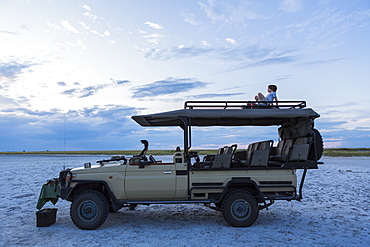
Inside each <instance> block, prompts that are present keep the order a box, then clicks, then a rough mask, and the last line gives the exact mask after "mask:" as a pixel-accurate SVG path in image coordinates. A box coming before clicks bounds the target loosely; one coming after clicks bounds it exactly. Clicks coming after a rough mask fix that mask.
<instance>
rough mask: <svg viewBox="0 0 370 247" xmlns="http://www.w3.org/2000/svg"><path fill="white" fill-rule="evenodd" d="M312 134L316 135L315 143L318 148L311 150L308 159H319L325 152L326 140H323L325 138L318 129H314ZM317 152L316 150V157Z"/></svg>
mask: <svg viewBox="0 0 370 247" xmlns="http://www.w3.org/2000/svg"><path fill="white" fill-rule="evenodd" d="M312 134H313V137H314V142H315V143H314V145H315V147H316V150H315V149H313V148H312V150H311V151H310V154H309V155H308V159H309V160H315V159H316V158H317V160H320V159H321V157H322V154H323V152H324V141H323V138H322V136H321V134H320V132H319V131H318V130H317V129H313V130H312ZM315 152H316V157H315Z"/></svg>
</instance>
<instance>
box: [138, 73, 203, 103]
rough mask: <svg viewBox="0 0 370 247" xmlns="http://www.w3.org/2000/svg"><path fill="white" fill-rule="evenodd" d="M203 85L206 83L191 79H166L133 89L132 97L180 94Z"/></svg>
mask: <svg viewBox="0 0 370 247" xmlns="http://www.w3.org/2000/svg"><path fill="white" fill-rule="evenodd" d="M205 85H207V83H205V82H201V81H198V80H196V79H192V78H185V79H176V78H168V79H166V80H161V81H155V82H153V83H150V84H146V85H144V86H140V87H136V88H134V91H133V97H135V98H143V97H155V96H162V95H168V94H174V93H181V92H186V91H189V90H191V89H194V88H199V87H204V86H205Z"/></svg>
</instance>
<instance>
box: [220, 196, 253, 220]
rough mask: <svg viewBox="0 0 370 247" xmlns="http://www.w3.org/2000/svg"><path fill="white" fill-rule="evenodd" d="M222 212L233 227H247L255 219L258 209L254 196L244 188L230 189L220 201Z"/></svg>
mask: <svg viewBox="0 0 370 247" xmlns="http://www.w3.org/2000/svg"><path fill="white" fill-rule="evenodd" d="M221 211H222V214H223V216H224V218H225V220H226V222H227V223H229V224H230V225H231V226H234V227H248V226H251V225H253V223H254V222H255V221H256V220H257V218H258V214H259V209H258V203H257V201H256V199H255V198H254V196H253V195H252V194H251V193H249V192H248V191H246V190H233V191H230V192H229V193H228V194H227V195H226V197H225V198H224V200H223V202H222V208H221Z"/></svg>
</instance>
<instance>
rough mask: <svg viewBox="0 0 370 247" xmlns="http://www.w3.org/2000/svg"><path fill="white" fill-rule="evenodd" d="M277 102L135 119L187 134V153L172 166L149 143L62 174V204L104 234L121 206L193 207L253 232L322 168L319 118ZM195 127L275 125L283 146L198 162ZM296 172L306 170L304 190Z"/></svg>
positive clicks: (204, 105) (225, 104) (197, 107)
mask: <svg viewBox="0 0 370 247" xmlns="http://www.w3.org/2000/svg"><path fill="white" fill-rule="evenodd" d="M271 103H272V102H266V103H264V104H261V103H258V102H246V101H187V102H185V105H184V109H180V110H175V111H169V112H162V113H157V114H149V115H141V116H133V117H132V119H133V120H134V121H136V122H137V123H138V124H140V125H141V126H144V127H152V126H153V127H160V126H166V127H168V126H175V127H180V128H182V130H183V136H184V143H183V148H182V149H181V148H180V147H178V148H177V149H176V151H175V152H174V154H173V161H172V162H169V163H162V162H160V161H157V160H156V159H155V158H154V157H153V156H152V155H147V154H146V153H147V151H148V145H149V143H148V141H146V140H142V141H141V142H142V143H143V144H144V149H143V150H142V151H141V153H140V154H138V155H134V156H133V157H130V158H126V157H124V156H114V157H112V158H111V159H108V160H99V161H97V164H95V165H91V164H90V163H86V164H85V165H84V167H80V168H74V169H66V170H63V171H61V172H60V175H59V179H58V184H59V186H60V195H59V197H60V198H62V199H65V200H68V201H70V202H72V204H71V207H70V215H71V218H72V221H73V222H74V224H75V225H76V226H77V227H79V228H81V229H96V228H98V227H99V226H101V225H102V224H103V223H104V222H105V220H106V219H107V217H108V214H109V212H110V211H111V212H114V211H117V210H119V209H121V208H122V207H130V209H134V208H135V207H136V206H137V205H139V204H145V205H150V204H190V203H200V204H204V205H206V206H208V207H211V208H213V209H216V210H218V211H220V212H221V213H222V215H223V217H224V218H225V220H226V222H227V223H229V224H230V225H231V226H234V227H248V226H251V225H252V224H253V223H254V222H255V221H256V219H257V218H258V215H259V210H261V209H264V208H267V207H269V206H270V205H272V204H273V203H274V201H275V200H287V201H291V200H298V201H299V200H301V199H302V187H303V183H304V180H305V177H306V172H307V170H308V169H317V168H318V164H319V163H321V162H318V160H319V159H320V157H321V155H322V151H323V140H322V137H321V135H320V133H319V132H318V131H317V130H316V129H314V120H315V119H316V118H318V117H319V114H318V113H316V112H315V111H314V110H312V109H310V108H306V102H304V101H279V102H278V106H276V105H274V106H272V105H271ZM196 126H203V127H207V126H277V128H278V132H279V135H280V139H281V140H280V141H278V142H277V143H275V145H274V142H273V140H261V141H259V142H254V143H249V145H248V148H247V149H244V150H241V149H238V148H237V144H232V145H230V144H227V145H225V146H222V147H220V148H219V149H218V151H217V154H209V155H204V156H202V157H200V156H199V155H198V153H197V152H195V151H191V150H190V149H191V146H192V138H191V136H192V135H191V133H192V127H196ZM230 129H233V128H230ZM244 145H247V143H245V144H244ZM297 169H303V172H302V176H301V180H300V182H299V183H298V182H297V175H296V170H297Z"/></svg>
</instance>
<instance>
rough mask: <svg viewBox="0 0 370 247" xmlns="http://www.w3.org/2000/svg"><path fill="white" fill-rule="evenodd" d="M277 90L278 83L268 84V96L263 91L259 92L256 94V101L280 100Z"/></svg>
mask: <svg viewBox="0 0 370 247" xmlns="http://www.w3.org/2000/svg"><path fill="white" fill-rule="evenodd" d="M276 91H277V86H276V85H268V87H267V92H268V94H267V95H266V97H265V96H264V95H263V94H262V93H258V94H257V95H256V96H254V99H255V100H256V101H274V100H275V101H278V98H277V95H276ZM276 104H277V103H276Z"/></svg>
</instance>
